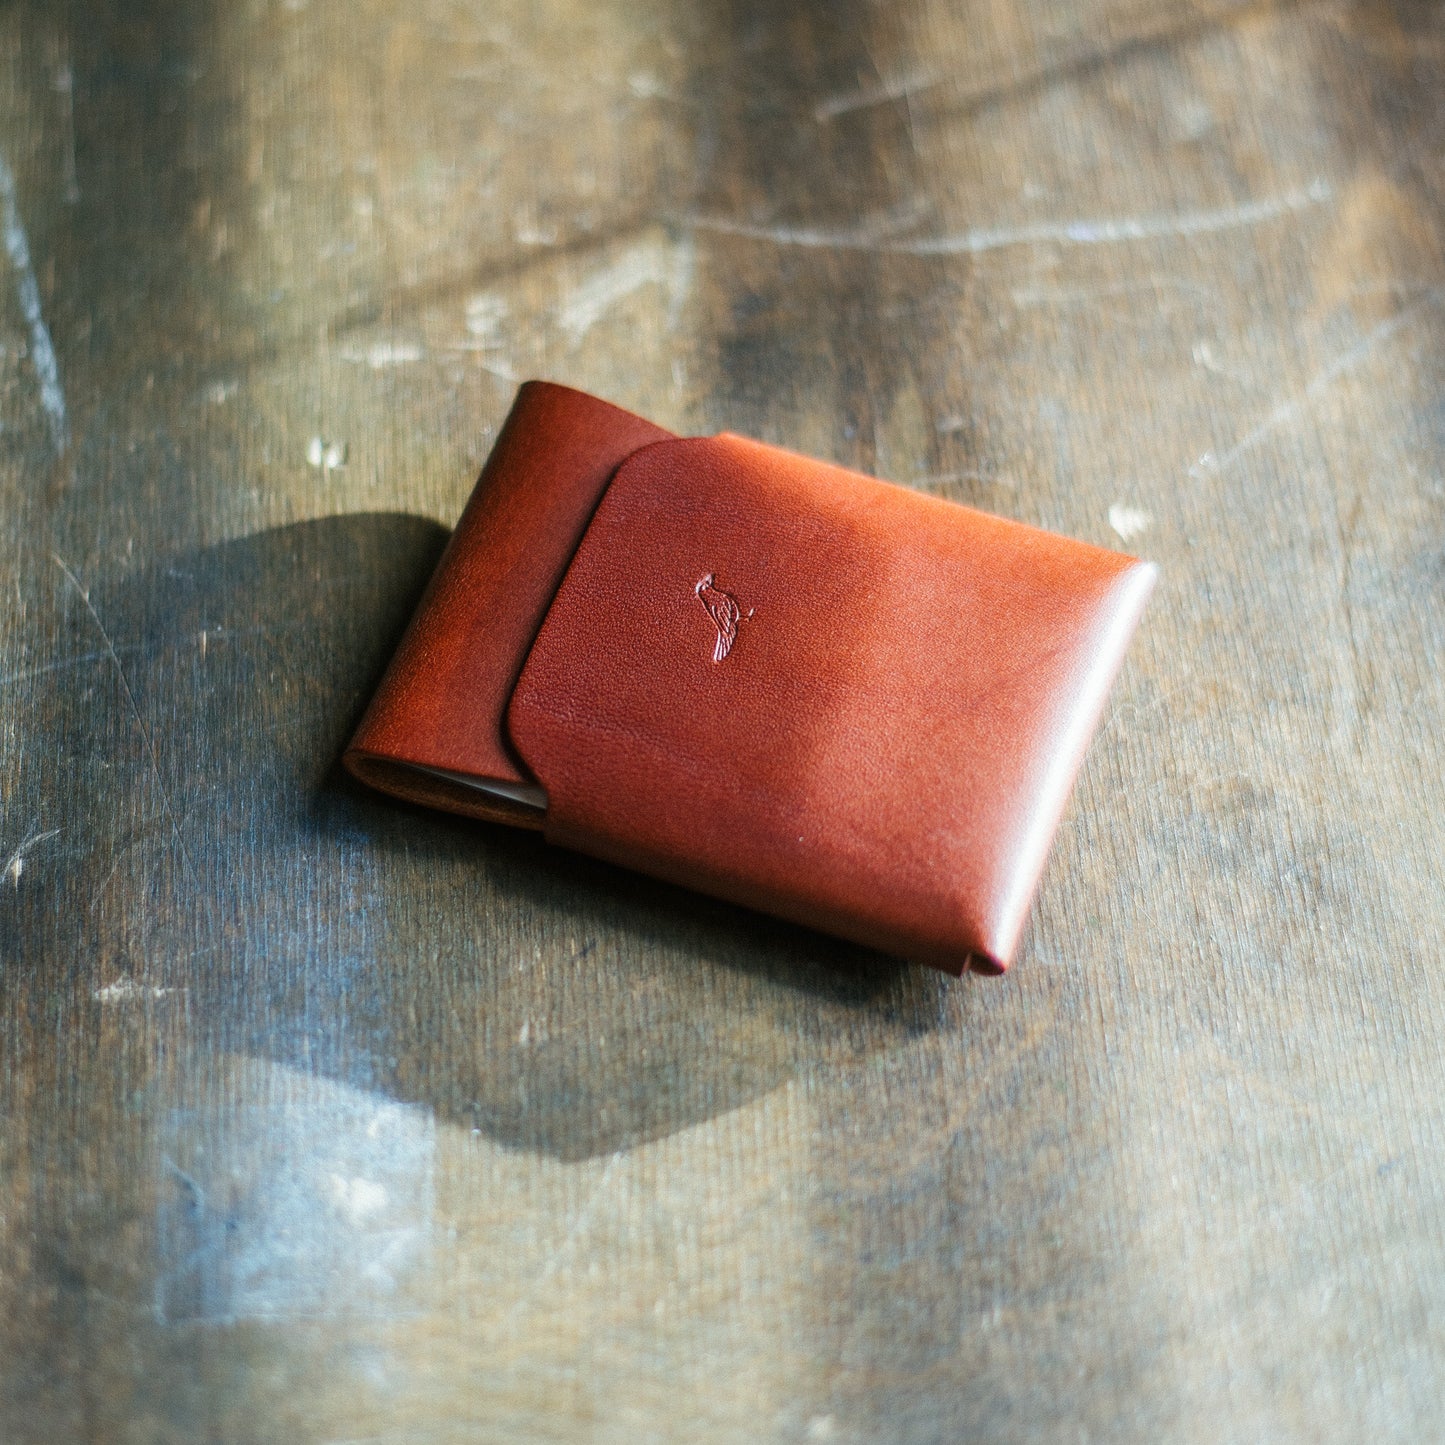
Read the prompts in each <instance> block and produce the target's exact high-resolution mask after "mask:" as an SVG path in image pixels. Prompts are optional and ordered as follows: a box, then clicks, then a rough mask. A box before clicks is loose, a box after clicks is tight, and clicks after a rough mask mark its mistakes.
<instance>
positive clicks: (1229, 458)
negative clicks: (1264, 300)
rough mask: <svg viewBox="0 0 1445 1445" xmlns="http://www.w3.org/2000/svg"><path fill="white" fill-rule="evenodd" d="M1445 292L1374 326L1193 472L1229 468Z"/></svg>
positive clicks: (1198, 475)
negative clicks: (1302, 387)
mask: <svg viewBox="0 0 1445 1445" xmlns="http://www.w3.org/2000/svg"><path fill="white" fill-rule="evenodd" d="M1442 296H1445V291H1442V290H1436V291H1434V292H1432V293H1431V294H1430V295H1429V296H1427V297H1425V298H1424V299H1423V300H1421V301H1418V302H1416V303H1415V305H1413V306H1407V307H1406V308H1405V310H1403V311H1401V312H1399V313H1398V314H1397V315H1394V316H1391V317H1389V318H1388V319H1386V320H1384V321H1382V322H1380V323H1379V325H1378V326H1375V327H1372V328H1371V329H1370V330H1369V331H1368V332H1366V333H1365V335H1364V336H1362V337H1361V338H1360V340H1358V341H1357V342H1356V343H1355V344H1354V345H1353V346H1351V347H1349V348H1348V349H1347V350H1346V351H1343V352H1342V353H1341V354H1340V355H1339V356H1337V357H1336V358H1335V359H1334V360H1333V361H1332V362H1330V364H1329V365H1328V366H1327V367H1325V368H1324V370H1322V371H1320V372H1318V373H1316V375H1315V376H1314V377H1313V378H1311V380H1310V382H1309V384H1308V385H1307V386H1306V387H1305V389H1304V390H1303V391H1301V392H1299V393H1298V394H1297V395H1295V396H1292V397H1290V398H1288V399H1287V400H1285V401H1282V402H1280V403H1279V405H1278V406H1276V407H1275V408H1274V410H1273V411H1271V412H1270V414H1269V415H1268V416H1267V417H1265V419H1264V420H1263V421H1262V422H1260V424H1259V425H1258V426H1257V427H1254V428H1253V429H1252V430H1250V431H1248V432H1246V433H1245V434H1244V436H1242V437H1241V438H1240V439H1239V440H1238V441H1237V442H1235V443H1234V445H1233V446H1232V447H1230V448H1229V449H1228V451H1225V452H1223V453H1222V454H1220V455H1219V456H1216V455H1215V454H1214V453H1213V452H1205V454H1204V455H1203V456H1202V457H1200V459H1199V460H1198V461H1197V462H1195V464H1194V465H1193V466H1192V467H1190V468H1189V475H1190V476H1191V477H1193V478H1194V479H1195V480H1196V481H1198V480H1199V479H1201V478H1203V477H1207V476H1212V475H1213V476H1217V475H1218V474H1219V473H1221V472H1224V471H1227V470H1228V469H1229V468H1230V467H1231V466H1233V465H1234V463H1235V462H1237V461H1238V460H1239V459H1240V457H1242V456H1244V454H1245V453H1246V452H1248V451H1250V450H1251V449H1252V448H1254V447H1256V446H1258V445H1259V443H1260V442H1262V441H1263V440H1264V439H1265V438H1266V437H1267V436H1269V435H1270V434H1271V433H1272V432H1276V431H1278V430H1279V428H1280V427H1282V426H1287V425H1288V424H1289V423H1290V422H1292V421H1294V420H1295V419H1296V418H1297V417H1298V416H1300V415H1301V414H1302V413H1303V412H1304V411H1306V410H1307V409H1308V408H1309V407H1310V406H1311V405H1312V404H1313V403H1314V402H1315V401H1316V400H1318V398H1319V397H1320V396H1321V395H1323V393H1324V392H1326V391H1328V390H1329V388H1330V387H1331V386H1333V385H1334V383H1335V382H1337V381H1338V380H1339V379H1340V378H1341V377H1343V376H1347V375H1349V373H1350V372H1351V371H1353V370H1354V369H1355V367H1357V366H1358V365H1359V364H1360V363H1361V362H1362V361H1364V360H1365V359H1366V358H1367V357H1368V356H1369V355H1370V353H1371V352H1372V351H1374V350H1375V348H1376V347H1378V346H1380V345H1382V344H1383V343H1384V342H1386V341H1389V340H1390V338H1391V337H1393V336H1395V335H1396V334H1397V333H1399V332H1401V331H1403V330H1404V329H1405V328H1406V327H1407V326H1409V325H1411V324H1412V323H1413V322H1414V321H1415V319H1416V318H1417V317H1418V316H1419V315H1420V313H1421V312H1422V311H1424V310H1425V309H1426V308H1427V307H1429V306H1433V305H1437V304H1438V303H1439V302H1440V300H1441V298H1442Z"/></svg>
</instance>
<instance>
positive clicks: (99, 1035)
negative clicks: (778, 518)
mask: <svg viewBox="0 0 1445 1445" xmlns="http://www.w3.org/2000/svg"><path fill="white" fill-rule="evenodd" d="M1442 83H1445V12H1442V10H1441V8H1440V7H1439V6H1438V5H1435V4H1426V3H1409V0H1400V3H1394V4H1391V3H1383V0H1364V3H1358V4H1348V3H1342V0H1305V3H1298V4H1283V3H1281V4H1278V5H1270V4H1229V3H1224V0H1215V3H1203V0H1201V3H1190V0H1173V3H1169V0H1016V3H1010V4H1002V3H996V0H890V3H882V0H799V3H797V4H793V5H789V6H778V5H773V4H765V3H763V0H704V3H701V4H684V3H672V0H659V3H657V4H655V5H652V6H637V5H630V4H627V3H625V0H600V3H594V4H589V5H584V4H581V3H578V0H543V3H540V4H533V3H529V0H493V3H490V4H487V5H462V4H458V3H454V0H409V3H406V4H402V3H398V0H354V3H349V4H342V3H340V0H238V3H235V4H231V5H203V4H201V3H199V0H129V3H126V4H121V3H119V0H93V3H82V0H68V3H67V0H10V3H7V4H4V5H3V6H0V230H3V240H4V250H5V257H4V263H3V284H0V525H3V528H4V536H5V546H4V549H3V551H0V598H3V599H4V602H3V607H0V683H3V686H0V865H3V876H0V1049H3V1053H0V1438H3V1439H5V1440H6V1441H7V1442H8V1441H15V1442H29V1441H47V1442H48V1441H55V1440H63V1439H74V1440H87V1441H105V1442H110V1441H117V1442H119V1441H126V1442H131V1441H134V1442H168V1441H177V1442H180V1441H186V1442H189V1441H194V1440H199V1439H213V1440H227V1441H233V1440H234V1441H250V1440H255V1441H276V1440H296V1441H316V1442H321V1441H339V1440H348V1441H367V1442H408V1445H413V1442H443V1441H474V1440H475V1441H480V1440H508V1441H513V1440H517V1441H521V1440H526V1441H553V1440H555V1441H563V1440H565V1441H573V1440H587V1441H597V1442H607V1441H629V1442H630V1441H638V1440H649V1441H651V1440H657V1441H663V1440H676V1439H688V1440H706V1441H755V1440H778V1441H788V1440H799V1441H816V1440H834V1441H844V1442H894V1441H896V1442H922V1441H954V1440H961V1439H972V1438H987V1439H991V1440H1025V1439H1051V1440H1052V1439H1109V1440H1125V1441H1141V1442H1144V1441H1155V1440H1159V1439H1166V1438H1167V1439H1171V1440H1199V1441H1209V1442H1211V1445H1213V1442H1222V1441H1241V1442H1243V1441H1255V1440H1260V1439H1272V1440H1283V1439H1299V1440H1311V1441H1315V1440H1328V1441H1342V1442H1343V1441H1357V1440H1360V1439H1383V1438H1388V1439H1400V1440H1411V1441H1414V1440H1419V1439H1429V1438H1436V1437H1437V1436H1438V1435H1439V1433H1440V1429H1441V1427H1440V1424H1439V1400H1440V1397H1441V1394H1442V1390H1445V1285H1442V1281H1445V1172H1442V1164H1441V1149H1442V1134H1445V1049H1442V1045H1441V1042H1440V1041H1441V1039H1442V1037H1445V975H1442V973H1441V970H1440V968H1439V962H1440V959H1441V956H1442V943H1445V936H1442V935H1445V928H1442V919H1445V906H1442V886H1445V882H1442V864H1441V859H1442V856H1445V821H1442V820H1445V806H1442V805H1445V796H1442V786H1441V781H1440V779H1441V772H1442V761H1445V760H1442V747H1441V737H1442V721H1445V669H1442V667H1441V661H1442V650H1445V480H1442V479H1445V348H1442V340H1441V339H1442V337H1445V223H1442V201H1445V169H1442V161H1441V155H1442V150H1441V141H1442V125H1445V112H1442V110H1441V103H1440V96H1441V93H1442ZM52 352H53V364H52V359H51V353H52ZM529 375H544V376H549V377H552V378H555V379H557V380H560V381H565V382H569V383H572V384H575V385H579V386H582V387H585V388H587V389H590V390H593V391H596V392H598V393H599V394H601V395H604V396H606V397H608V398H610V399H612V400H615V401H617V402H619V403H621V404H623V405H626V406H628V407H631V408H634V409H636V410H639V411H641V412H643V413H644V414H646V415H650V416H652V417H654V418H655V419H656V420H658V421H659V422H660V423H662V424H664V425H667V426H669V427H672V428H675V429H677V430H680V431H707V430H712V429H716V428H720V427H727V428H729V429H732V430H734V431H738V432H742V433H747V434H752V435H756V436H759V437H762V438H764V439H766V440H769V441H774V442H779V443H782V444H785V445H788V446H791V447H794V448H796V449H799V450H803V451H808V452H812V453H814V454H817V455H820V456H823V457H826V458H830V459H834V460H838V461H841V462H843V463H845V464H848V465H852V466H856V467H860V468H862V469H864V470H867V471H871V472H875V473H877V474H880V475H883V476H888V477H891V478H894V479H896V480H899V481H903V482H907V483H910V484H912V485H914V486H917V487H920V488H924V489H927V490H931V491H935V492H938V493H940V494H942V495H947V496H951V497H955V498H958V499H961V500H964V501H968V502H972V503H975V504H977V505H980V506H983V507H985V508H988V509H991V510H994V511H998V512H1001V513H1004V514H1006V515H1009V516H1014V517H1019V518H1021V519H1023V520H1026V521H1030V522H1037V523H1042V524H1044V525H1046V526H1049V527H1054V528H1057V529H1059V530H1062V531H1065V532H1069V533H1072V534H1074V535H1077V536H1080V537H1084V538H1088V539H1090V540H1094V541H1098V542H1104V543H1117V542H1118V535H1117V534H1118V533H1119V532H1120V531H1124V532H1129V533H1131V534H1132V536H1131V539H1130V540H1131V546H1132V547H1133V548H1134V549H1136V550H1139V551H1141V552H1143V553H1144V554H1145V555H1148V556H1151V557H1153V558H1155V559H1157V560H1158V561H1159V562H1160V563H1161V565H1162V568H1163V581H1162V584H1161V587H1160V590H1159V592H1158V593H1157V594H1156V598H1155V601H1154V603H1153V605H1152V608H1151V611H1150V614H1149V616H1148V617H1147V619H1146V623H1145V627H1144V630H1143V632H1142V634H1141V636H1140V638H1139V640H1138V642H1137V644H1136V646H1135V647H1134V649H1133V652H1132V654H1131V657H1130V660H1129V662H1128V664H1127V666H1126V669H1125V674H1124V678H1123V680H1122V683H1121V686H1120V688H1119V690H1118V692H1117V694H1116V696H1115V700H1114V703H1113V705H1112V707H1111V711H1110V714H1109V717H1108V721H1107V723H1106V725H1105V727H1104V730H1103V732H1102V733H1101V735H1100V737H1099V739H1098V741H1097V743H1096V744H1095V746H1094V748H1093V750H1092V752H1091V754H1090V757H1089V760H1088V762H1087V764H1086V768H1085V773H1084V777H1083V780H1082V783H1081V786H1080V788H1079V790H1078V792H1077V794H1076V796H1075V799H1074V801H1073V804H1072V805H1071V808H1070V811H1069V814H1068V816H1067V819H1066V822H1065V825H1064V829H1063V831H1062V834H1061V836H1060V840H1059V844H1058V847H1057V849H1056V852H1055V855H1054V857H1053V860H1052V862H1051V864H1050V867H1049V871H1048V874H1047V876H1046V880H1045V885H1044V889H1043V893H1042V896H1041V898H1040V901H1039V906H1038V908H1037V911H1036V914H1035V918H1034V922H1033V925H1032V928H1031V932H1030V936H1029V940H1028V943H1027V945H1026V947H1025V949H1024V952H1023V956H1022V959H1021V961H1020V963H1019V964H1018V966H1017V968H1016V970H1015V971H1014V972H1013V973H1012V974H1010V975H1009V976H1008V977H1007V978H1006V979H1004V980H1001V981H994V980H987V979H970V980H965V981H963V982H961V983H959V982H954V981H952V980H948V979H946V978H943V977H941V976H936V975H932V974H927V973H924V972H922V971H920V970H916V969H910V968H906V967H903V966H900V965H896V964H892V963H889V962H888V961H886V960H882V959H879V958H877V957H876V956H873V955H871V954H867V953H865V952H863V951H861V950H855V949H849V948H846V947H844V946H842V945H839V944H836V943H833V942H831V941H829V940H827V939H824V938H821V937H819V936H816V935H812V934H808V933H805V932H803V931H801V930H793V929H788V928H785V927H783V926H780V925H775V924H772V923H770V922H767V921H765V920H762V919H759V918H757V917H753V916H750V915H746V914H744V913H742V912H739V911H737V910H731V909H728V908H726V907H724V906H722V905H717V904H711V903H708V902H705V901H701V900H699V899H696V898H693V897H691V896H688V895H686V894H683V893H681V892H677V891H673V890H669V889H666V888H664V887H661V886H657V885H654V884H651V883H648V882H646V881H644V880H642V879H638V878H634V877H630V876H628V875H625V874H623V873H620V872H617V871H614V870H610V869H607V868H605V867H603V866H601V865H597V864H592V863H589V862H587V861H585V860H581V859H577V858H572V857H568V856H565V855H563V854H560V853H553V852H550V851H548V850H546V849H545V848H544V847H543V846H542V845H541V844H539V843H538V842H537V841H536V840H535V839H533V838H530V837H525V836H519V835H516V834H513V833H510V832H507V831H506V830H503V829H493V828H487V827H483V826H471V825H466V824H462V823H459V822H456V821H452V820H448V819H446V818H443V817H438V816H432V815H430V814H426V813H424V812H421V811H413V810H408V809H405V808H402V807H398V806H394V805H392V804H390V803H387V802H386V801H384V800H382V799H379V798H374V797H371V796H367V795H365V794H363V793H362V792H361V791H360V790H358V789H356V788H354V787H352V786H350V785H349V784H348V783H346V782H345V781H344V780H343V779H342V778H341V777H340V776H339V775H338V773H337V769H336V765H335V764H336V757H337V753H338V750H339V747H340V744H341V742H342V740H343V739H344V737H345V736H346V735H347V732H348V730H349V728H350V727H351V725H352V723H353V721H354V719H355V717H356V715H357V711H358V709H359V708H360V706H361V704H362V702H363V701H364V699H365V697H366V695H367V693H368V690H369V689H370V687H371V686H372V685H373V683H374V681H375V678H376V676H377V673H378V670H379V668H380V666H381V664H382V662H383V660H384V658H385V656H386V654H387V651H388V648H389V647H390V645H391V643H392V641H393V640H394V638H395V636H396V634H397V630H398V629H399V628H400V626H401V625H402V623H403V621H404V619H405V617H406V615H407V612H408V609H409V607H410V605H411V603H412V601H413V600H414V598H415V595H416V591H417V589H418V588H419V586H420V585H421V583H422V582H423V581H424V579H425V576H426V574H427V571H428V568H429V567H430V565H431V563H432V561H433V560H434V559H435V556H436V554H437V550H438V548H439V546H440V543H441V540H442V538H443V536H444V531H443V527H444V525H449V524H450V522H451V521H452V520H453V519H454V517H455V516H456V514H457V512H458V510H459V509H460V506H461V503H462V501H463V500H464V498H465V496H466V494H467V492H468V490H469V488H470V485H471V482H472V479H473V476H474V474H475V472H476V470H477V467H478V464H479V462H480V460H481V458H482V456H483V455H484V454H485V452H486V449H487V447H488V445H489V441H490V438H491V436H492V434H493V431H494V428H495V427H496V425H497V424H498V423H499V421H500V419H501V417H502V415H503V414H504V412H505V409H506V406H507V404H508V402H509V400H510V396H511V394H512V391H513V390H514V388H515V384H516V382H517V380H519V379H520V378H523V377H525V376H529ZM313 439H320V442H321V445H320V446H319V447H315V446H313ZM308 458H311V459H308ZM313 460H319V462H320V464H319V465H313ZM1111 519H1112V520H1111Z"/></svg>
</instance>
